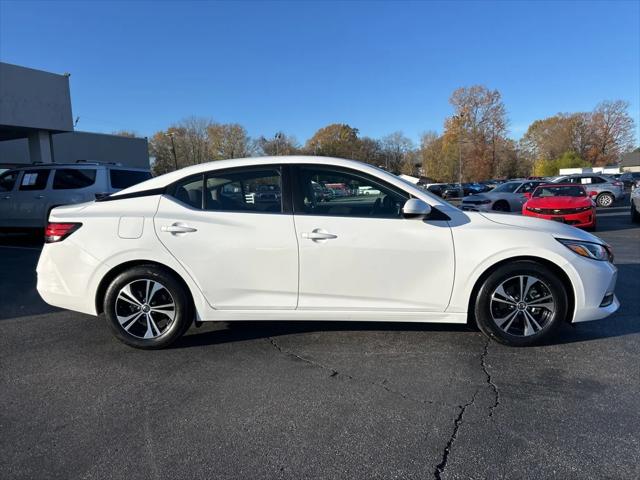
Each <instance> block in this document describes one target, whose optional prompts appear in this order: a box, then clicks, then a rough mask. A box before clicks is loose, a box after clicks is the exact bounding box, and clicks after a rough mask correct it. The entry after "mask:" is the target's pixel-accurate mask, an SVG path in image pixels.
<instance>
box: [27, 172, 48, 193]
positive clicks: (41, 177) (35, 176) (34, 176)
mask: <svg viewBox="0 0 640 480" xmlns="http://www.w3.org/2000/svg"><path fill="white" fill-rule="evenodd" d="M49 172H51V170H45V169H42V170H25V171H24V174H23V175H22V181H21V182H20V190H27V191H31V190H44V189H45V187H46V186H47V180H48V179H49Z"/></svg>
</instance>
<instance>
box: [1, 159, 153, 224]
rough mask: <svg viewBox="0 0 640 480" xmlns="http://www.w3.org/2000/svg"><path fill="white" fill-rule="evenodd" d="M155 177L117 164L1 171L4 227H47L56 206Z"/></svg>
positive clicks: (62, 165) (94, 196)
mask: <svg viewBox="0 0 640 480" xmlns="http://www.w3.org/2000/svg"><path fill="white" fill-rule="evenodd" d="M149 178H151V173H150V172H149V170H145V169H142V168H127V167H122V166H119V165H116V164H113V165H111V164H99V163H88V162H82V163H70V164H64V163H53V164H47V165H29V166H25V167H20V168H16V169H13V170H8V171H6V172H4V173H2V174H0V228H43V227H44V226H45V224H46V222H47V218H48V217H49V212H50V211H51V209H52V208H54V207H58V206H60V205H68V204H71V203H81V202H87V201H91V200H95V199H96V198H100V197H103V196H106V195H109V194H111V193H113V192H117V191H118V190H122V189H123V188H127V187H130V186H132V185H135V184H136V183H140V182H142V181H144V180H147V179H149Z"/></svg>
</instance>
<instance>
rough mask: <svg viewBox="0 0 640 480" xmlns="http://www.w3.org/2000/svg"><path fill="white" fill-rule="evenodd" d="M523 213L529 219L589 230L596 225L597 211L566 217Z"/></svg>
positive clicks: (567, 215)
mask: <svg viewBox="0 0 640 480" xmlns="http://www.w3.org/2000/svg"><path fill="white" fill-rule="evenodd" d="M523 210H524V211H523V212H522V213H523V215H525V216H527V217H535V218H542V219H544V220H552V221H561V222H562V223H566V224H567V225H571V226H572V227H581V228H589V227H593V226H594V225H595V223H596V214H595V211H586V212H580V213H570V214H566V215H545V214H543V213H536V212H531V211H529V210H525V209H523Z"/></svg>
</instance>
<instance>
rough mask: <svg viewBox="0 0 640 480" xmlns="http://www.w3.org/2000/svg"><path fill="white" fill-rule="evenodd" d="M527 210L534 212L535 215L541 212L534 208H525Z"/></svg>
mask: <svg viewBox="0 0 640 480" xmlns="http://www.w3.org/2000/svg"><path fill="white" fill-rule="evenodd" d="M527 210H529V211H530V212H535V213H540V212H541V211H542V209H541V208H536V207H527Z"/></svg>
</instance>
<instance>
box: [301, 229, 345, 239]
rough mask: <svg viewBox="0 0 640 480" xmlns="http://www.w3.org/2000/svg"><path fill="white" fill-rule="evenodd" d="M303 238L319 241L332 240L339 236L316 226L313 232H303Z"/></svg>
mask: <svg viewBox="0 0 640 480" xmlns="http://www.w3.org/2000/svg"><path fill="white" fill-rule="evenodd" d="M302 238H306V239H308V240H313V241H315V242H317V241H322V240H331V239H334V238H338V236H337V235H334V234H333V233H329V232H327V231H325V230H322V229H321V228H316V229H315V230H313V231H312V232H303V233H302Z"/></svg>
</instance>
